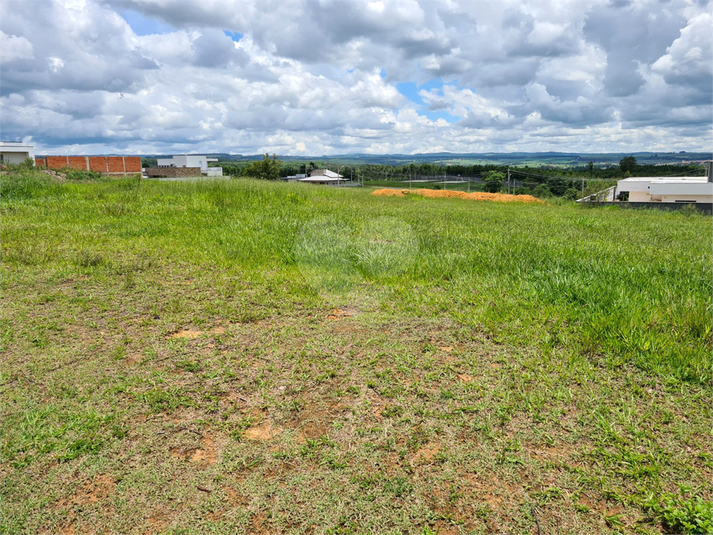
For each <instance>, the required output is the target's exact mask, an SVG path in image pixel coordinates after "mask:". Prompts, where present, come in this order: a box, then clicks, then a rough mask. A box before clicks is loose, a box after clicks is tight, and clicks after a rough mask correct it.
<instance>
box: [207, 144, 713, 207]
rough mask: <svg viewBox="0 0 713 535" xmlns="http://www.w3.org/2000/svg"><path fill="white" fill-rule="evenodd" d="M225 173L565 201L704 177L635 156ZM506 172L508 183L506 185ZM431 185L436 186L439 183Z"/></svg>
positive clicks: (242, 165) (231, 164)
mask: <svg viewBox="0 0 713 535" xmlns="http://www.w3.org/2000/svg"><path fill="white" fill-rule="evenodd" d="M217 165H220V166H221V167H222V168H223V174H224V175H228V176H232V177H251V178H258V179H263V180H277V179H278V178H280V177H286V176H293V175H296V174H308V173H309V172H310V171H311V170H313V169H318V168H329V169H331V170H332V171H339V172H340V174H342V175H343V176H345V177H352V178H354V179H355V180H357V179H361V180H364V181H365V183H366V184H368V183H370V182H371V183H374V184H378V183H382V182H394V181H396V182H402V181H408V180H409V178H413V179H417V178H420V179H424V178H426V179H428V178H432V179H434V180H438V179H441V178H443V179H457V177H461V178H463V179H471V180H473V179H474V182H471V184H470V186H469V187H470V188H471V189H472V190H478V189H481V190H484V191H492V192H498V191H506V189H508V188H509V191H510V192H511V193H515V194H532V195H536V196H538V197H548V196H556V197H564V198H569V199H577V198H579V197H580V196H581V195H582V194H588V193H590V192H593V191H598V190H600V189H603V188H605V187H608V186H609V185H611V183H613V181H615V180H619V179H622V178H626V177H631V176H676V175H678V176H681V175H688V176H702V175H703V174H704V173H705V170H704V168H703V166H701V165H698V164H685V165H680V164H678V165H677V164H663V165H640V164H638V163H637V161H636V158H635V157H634V156H626V157H624V158H622V159H621V161H620V162H619V165H618V166H597V165H594V163H593V162H588V163H587V164H586V165H581V166H576V167H569V168H563V167H531V166H528V165H525V166H521V167H508V166H505V165H494V164H476V165H439V164H434V163H428V162H424V163H410V164H406V165H379V164H363V165H336V164H333V163H332V164H330V163H328V162H326V163H325V162H319V161H317V162H315V161H310V162H302V163H298V162H289V163H283V162H281V161H280V160H279V158H278V157H277V155H275V154H273V155H272V156H270V155H269V154H265V155H263V158H262V160H258V161H252V162H238V161H221V162H219V163H218V164H217ZM508 171H510V182H509V183H508V182H507V176H508ZM432 187H435V188H440V187H441V186H439V185H438V184H437V183H434V184H433V185H432Z"/></svg>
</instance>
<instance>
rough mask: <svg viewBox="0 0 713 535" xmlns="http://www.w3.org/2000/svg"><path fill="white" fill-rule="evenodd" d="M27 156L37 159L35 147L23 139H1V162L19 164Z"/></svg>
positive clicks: (33, 159)
mask: <svg viewBox="0 0 713 535" xmlns="http://www.w3.org/2000/svg"><path fill="white" fill-rule="evenodd" d="M27 158H30V159H31V160H32V161H35V147H34V146H33V145H24V144H23V143H22V141H0V164H5V163H9V164H19V163H22V162H24V161H25V160H26V159H27Z"/></svg>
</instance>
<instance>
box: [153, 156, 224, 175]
mask: <svg viewBox="0 0 713 535" xmlns="http://www.w3.org/2000/svg"><path fill="white" fill-rule="evenodd" d="M217 161H218V159H217V158H208V157H207V156H199V155H197V154H178V155H176V156H172V157H171V158H158V161H157V163H156V165H157V167H194V168H195V167H199V168H200V170H201V174H203V175H206V176H223V168H222V167H208V162H217Z"/></svg>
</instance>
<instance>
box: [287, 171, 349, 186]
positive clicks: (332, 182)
mask: <svg viewBox="0 0 713 535" xmlns="http://www.w3.org/2000/svg"><path fill="white" fill-rule="evenodd" d="M297 181H298V182H305V183H307V184H324V185H327V186H338V185H339V184H341V183H342V182H347V179H346V178H344V177H343V176H342V175H340V174H339V173H335V172H334V171H330V170H329V169H315V170H314V171H311V172H310V174H309V176H308V177H305V178H298V179H297Z"/></svg>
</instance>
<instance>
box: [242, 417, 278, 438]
mask: <svg viewBox="0 0 713 535" xmlns="http://www.w3.org/2000/svg"><path fill="white" fill-rule="evenodd" d="M279 434H280V429H279V428H277V427H273V425H272V422H270V421H269V420H266V421H264V422H262V423H260V424H258V425H254V426H253V427H250V428H248V429H246V430H245V433H244V436H245V438H247V439H248V440H256V441H265V440H272V439H273V438H275V437H276V436H277V435H279Z"/></svg>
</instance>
